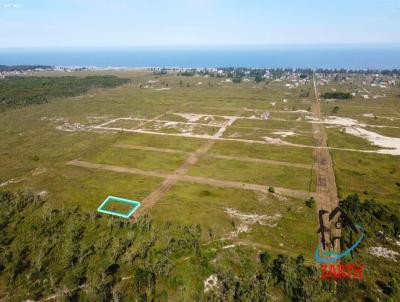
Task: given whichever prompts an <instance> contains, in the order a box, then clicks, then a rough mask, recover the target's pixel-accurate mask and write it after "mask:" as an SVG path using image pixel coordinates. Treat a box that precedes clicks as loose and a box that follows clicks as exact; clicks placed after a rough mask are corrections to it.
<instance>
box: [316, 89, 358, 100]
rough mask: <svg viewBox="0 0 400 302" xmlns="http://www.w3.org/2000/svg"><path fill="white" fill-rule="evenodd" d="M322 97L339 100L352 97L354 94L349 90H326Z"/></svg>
mask: <svg viewBox="0 0 400 302" xmlns="http://www.w3.org/2000/svg"><path fill="white" fill-rule="evenodd" d="M322 97H323V98H324V99H339V100H346V99H351V98H352V96H351V94H350V93H348V92H340V91H333V92H325V93H324V94H323V95H322Z"/></svg>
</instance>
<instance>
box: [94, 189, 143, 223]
mask: <svg viewBox="0 0 400 302" xmlns="http://www.w3.org/2000/svg"><path fill="white" fill-rule="evenodd" d="M110 201H118V202H123V203H127V204H130V205H132V206H133V208H132V209H131V210H130V211H129V212H128V213H127V214H123V213H120V212H114V211H109V210H105V209H103V208H104V207H105V206H106V205H107V204H108V203H109V202H110ZM140 206H141V203H140V202H139V201H136V200H129V199H125V198H121V197H116V196H112V195H109V196H108V197H107V198H106V199H105V200H104V201H103V203H102V204H101V205H100V206H99V207H98V208H97V211H98V212H100V213H105V214H110V215H115V216H118V217H122V218H129V217H130V216H131V215H132V214H133V213H134V212H135V211H136V210H137V209H138V208H139V207H140Z"/></svg>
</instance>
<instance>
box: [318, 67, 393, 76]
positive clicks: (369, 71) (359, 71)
mask: <svg viewBox="0 0 400 302" xmlns="http://www.w3.org/2000/svg"><path fill="white" fill-rule="evenodd" d="M315 72H316V73H324V74H335V73H343V74H381V75H388V76H394V75H400V69H343V68H342V69H316V70H315Z"/></svg>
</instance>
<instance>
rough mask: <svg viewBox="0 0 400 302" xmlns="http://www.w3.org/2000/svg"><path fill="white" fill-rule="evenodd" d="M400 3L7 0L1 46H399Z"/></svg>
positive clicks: (2, 1)
mask: <svg viewBox="0 0 400 302" xmlns="http://www.w3.org/2000/svg"><path fill="white" fill-rule="evenodd" d="M399 16H400V0H248V1H245V0H242V1H235V0H130V1H129V0H0V47H1V48H18V47H138V46H140V47H152V46H164V47H175V46H187V47H190V46H195V47H198V46H203V47H208V46H225V45H236V46H249V45H321V44H370V45H371V44H373V45H387V44H396V45H399V44H400V17H399Z"/></svg>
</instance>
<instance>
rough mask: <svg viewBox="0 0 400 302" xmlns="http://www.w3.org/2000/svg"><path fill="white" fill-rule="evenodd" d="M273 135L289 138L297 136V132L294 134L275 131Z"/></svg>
mask: <svg viewBox="0 0 400 302" xmlns="http://www.w3.org/2000/svg"><path fill="white" fill-rule="evenodd" d="M272 133H273V134H276V135H280V136H281V137H288V136H294V135H297V134H296V133H295V132H293V131H275V132H272Z"/></svg>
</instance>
